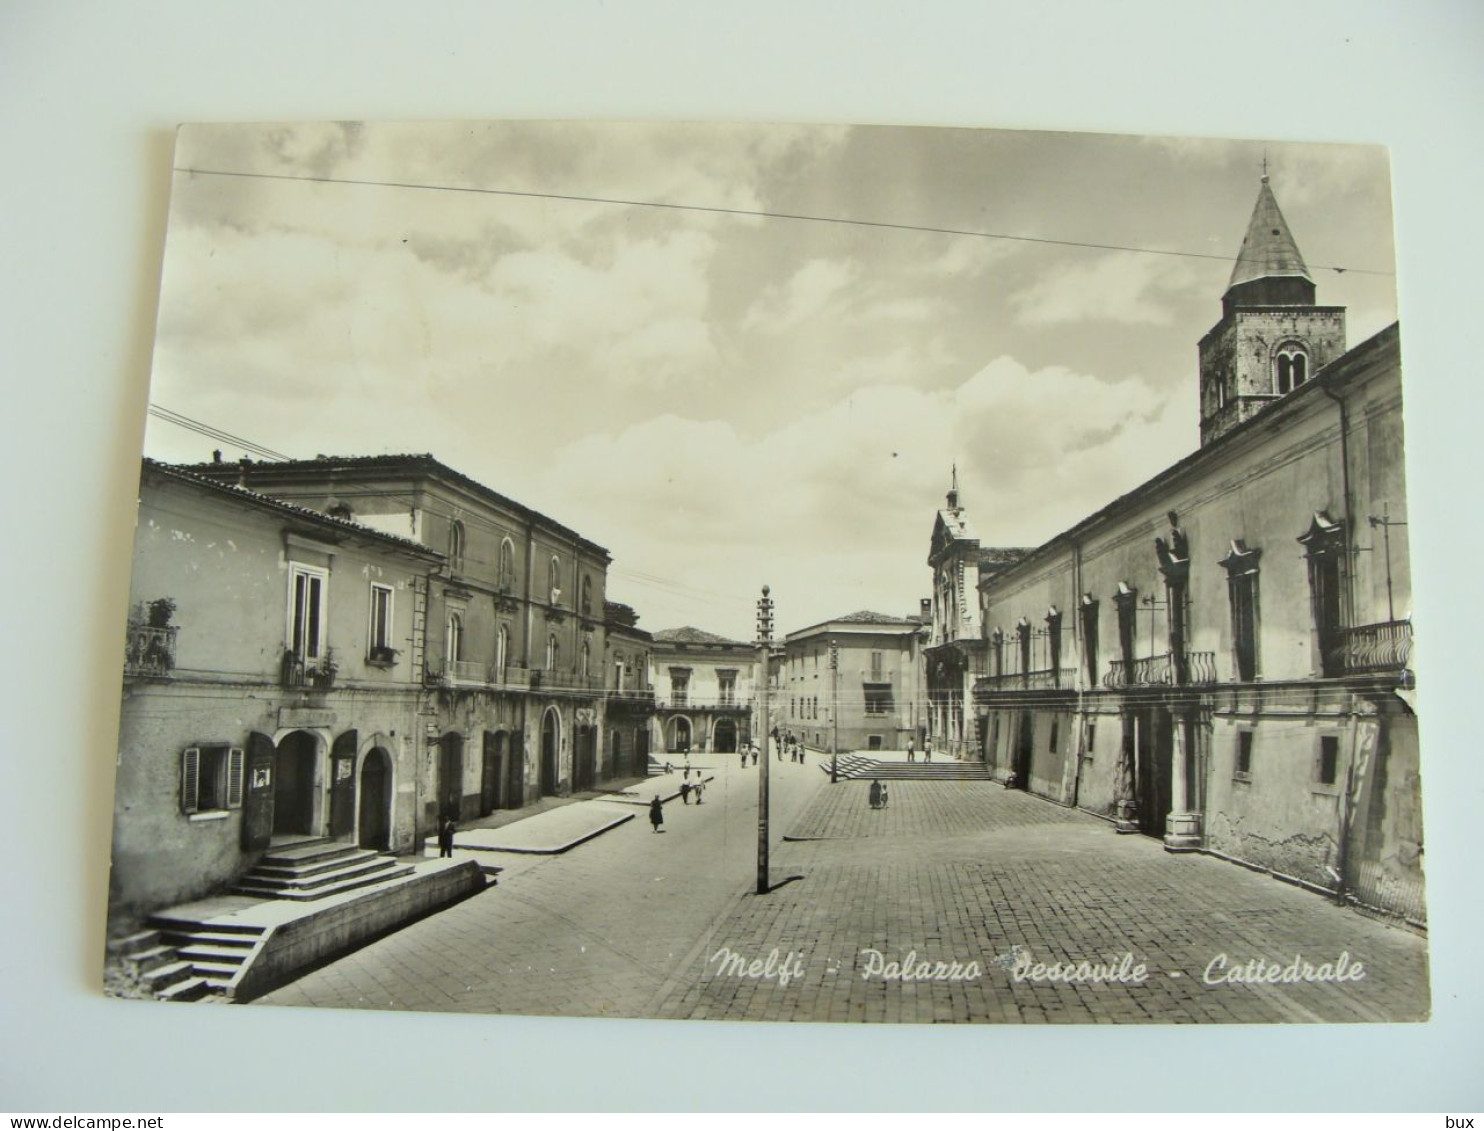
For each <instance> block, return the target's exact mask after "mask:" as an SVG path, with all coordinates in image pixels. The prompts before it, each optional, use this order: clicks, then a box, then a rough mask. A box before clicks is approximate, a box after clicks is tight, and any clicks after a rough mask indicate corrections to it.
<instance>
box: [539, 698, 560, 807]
mask: <svg viewBox="0 0 1484 1131" xmlns="http://www.w3.org/2000/svg"><path fill="white" fill-rule="evenodd" d="M561 770H562V714H561V712H560V711H558V710H557V709H556V708H555V707H547V708H546V710H545V711H543V712H542V714H541V796H542V797H550V796H552V795H553V794H555V793H556V791H557V788H558V787H559V785H560V784H561V780H562V773H561Z"/></svg>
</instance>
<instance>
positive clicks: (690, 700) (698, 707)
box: [655, 695, 752, 711]
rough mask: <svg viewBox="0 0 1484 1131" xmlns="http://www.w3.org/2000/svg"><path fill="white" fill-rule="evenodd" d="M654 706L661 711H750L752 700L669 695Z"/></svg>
mask: <svg viewBox="0 0 1484 1131" xmlns="http://www.w3.org/2000/svg"><path fill="white" fill-rule="evenodd" d="M655 706H656V707H658V708H659V709H660V710H662V711H750V710H751V709H752V700H751V699H744V698H742V697H741V696H739V695H724V696H720V697H718V698H715V699H701V698H698V697H696V696H694V695H671V696H667V697H666V698H663V699H658V700H656V702H655Z"/></svg>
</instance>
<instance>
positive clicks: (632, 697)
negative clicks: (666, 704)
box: [603, 687, 654, 707]
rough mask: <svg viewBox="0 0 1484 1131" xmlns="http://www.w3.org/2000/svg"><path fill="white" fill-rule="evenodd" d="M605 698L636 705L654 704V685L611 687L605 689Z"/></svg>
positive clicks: (650, 705) (651, 705)
mask: <svg viewBox="0 0 1484 1131" xmlns="http://www.w3.org/2000/svg"><path fill="white" fill-rule="evenodd" d="M603 698H604V699H607V700H609V701H610V702H612V703H628V704H632V705H634V706H641V707H643V706H647V707H653V706H654V688H653V687H609V688H605V689H604V691H603Z"/></svg>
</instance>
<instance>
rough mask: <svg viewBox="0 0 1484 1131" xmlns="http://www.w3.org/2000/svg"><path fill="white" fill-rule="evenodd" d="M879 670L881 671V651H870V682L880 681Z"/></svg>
mask: <svg viewBox="0 0 1484 1131" xmlns="http://www.w3.org/2000/svg"><path fill="white" fill-rule="evenodd" d="M881 672H882V663H881V653H880V652H872V653H871V682H872V683H880V682H881Z"/></svg>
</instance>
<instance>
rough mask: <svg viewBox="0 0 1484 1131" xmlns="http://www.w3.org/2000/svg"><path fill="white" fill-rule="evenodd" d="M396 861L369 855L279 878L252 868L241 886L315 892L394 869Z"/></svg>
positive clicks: (386, 857)
mask: <svg viewBox="0 0 1484 1131" xmlns="http://www.w3.org/2000/svg"><path fill="white" fill-rule="evenodd" d="M395 865H396V860H395V859H394V858H392V857H390V856H381V855H378V854H377V853H374V852H373V853H370V854H368V855H367V856H365V857H364V858H362V859H359V860H355V861H352V862H351V863H349V864H348V865H346V866H344V867H341V868H336V869H333V870H328V871H321V872H315V873H313V874H311V875H308V876H280V875H275V874H273V873H269V872H264V871H262V870H261V869H259V868H254V869H253V870H252V871H250V872H249V873H248V874H247V875H245V876H243V877H242V884H243V886H251V887H254V888H266V889H269V890H282V891H315V890H318V889H321V888H327V887H332V886H334V885H336V884H339V883H340V882H342V881H344V880H348V879H354V878H355V877H357V876H362V875H365V874H367V873H369V872H376V871H380V870H382V869H384V868H388V867H395Z"/></svg>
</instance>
